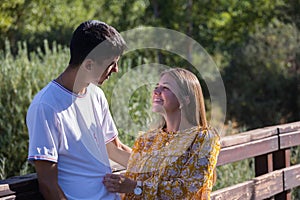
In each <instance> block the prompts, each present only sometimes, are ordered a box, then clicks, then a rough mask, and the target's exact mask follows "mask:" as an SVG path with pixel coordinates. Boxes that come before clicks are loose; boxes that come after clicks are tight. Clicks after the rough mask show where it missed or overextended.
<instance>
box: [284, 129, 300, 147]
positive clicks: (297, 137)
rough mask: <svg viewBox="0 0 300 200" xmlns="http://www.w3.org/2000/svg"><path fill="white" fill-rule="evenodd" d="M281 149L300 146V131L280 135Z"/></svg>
mask: <svg viewBox="0 0 300 200" xmlns="http://www.w3.org/2000/svg"><path fill="white" fill-rule="evenodd" d="M279 137H280V149H285V148H289V147H293V146H298V145H300V130H297V131H293V132H290V133H284V134H280V135H279Z"/></svg>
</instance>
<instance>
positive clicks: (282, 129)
mask: <svg viewBox="0 0 300 200" xmlns="http://www.w3.org/2000/svg"><path fill="white" fill-rule="evenodd" d="M277 126H278V131H279V133H289V132H293V131H296V130H300V121H298V122H293V123H289V124H283V125H277Z"/></svg>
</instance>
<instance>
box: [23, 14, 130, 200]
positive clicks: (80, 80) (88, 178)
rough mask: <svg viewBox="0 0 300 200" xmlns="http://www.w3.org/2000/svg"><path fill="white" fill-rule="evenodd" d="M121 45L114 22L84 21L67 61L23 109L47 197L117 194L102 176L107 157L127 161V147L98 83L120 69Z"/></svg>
mask: <svg viewBox="0 0 300 200" xmlns="http://www.w3.org/2000/svg"><path fill="white" fill-rule="evenodd" d="M125 47H126V44H125V42H124V39H123V38H122V36H121V35H120V34H119V33H118V32H117V31H116V30H115V29H114V28H113V27H111V26H109V25H107V24H105V23H103V22H100V21H96V20H93V21H87V22H84V23H82V24H81V25H80V26H78V27H77V29H76V30H75V32H74V33H73V36H72V40H71V43H70V53H71V58H70V62H69V65H68V66H67V68H66V69H65V71H64V72H62V73H61V74H60V75H59V76H58V78H56V79H54V80H53V81H51V82H50V83H49V84H48V85H47V86H46V87H45V88H43V89H42V90H41V91H40V92H39V93H38V94H37V95H36V96H35V98H34V99H33V101H32V103H31V105H30V107H29V109H28V113H27V126H28V130H29V155H28V160H29V161H30V162H32V163H34V166H35V169H36V172H37V176H38V182H39V189H40V192H41V193H42V195H43V196H44V198H45V199H55V200H57V199H91V200H98V199H119V196H118V195H116V194H113V193H109V192H108V191H107V190H106V188H105V187H104V186H103V183H102V180H103V177H104V176H105V174H106V173H111V168H110V163H109V158H110V159H112V160H113V161H116V162H118V163H120V164H122V165H123V166H126V165H127V161H128V158H129V155H130V152H131V149H130V148H129V147H127V146H125V145H124V144H122V143H121V142H120V140H119V139H118V137H117V134H118V132H117V129H116V126H115V124H114V122H113V119H112V117H111V114H110V111H109V107H108V103H107V100H106V98H105V96H104V93H103V91H102V90H101V89H100V88H99V87H97V85H101V84H102V83H103V82H104V81H105V80H106V79H108V78H109V76H110V74H111V73H113V72H118V64H117V63H118V60H119V57H120V56H121V55H122V53H123V51H124V49H125ZM105 144H106V145H105ZM108 155H109V158H108Z"/></svg>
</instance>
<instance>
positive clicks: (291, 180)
mask: <svg viewBox="0 0 300 200" xmlns="http://www.w3.org/2000/svg"><path fill="white" fill-rule="evenodd" d="M283 173H284V190H289V189H292V188H294V187H298V186H300V164H297V165H293V166H291V167H287V168H285V169H284V170H283Z"/></svg>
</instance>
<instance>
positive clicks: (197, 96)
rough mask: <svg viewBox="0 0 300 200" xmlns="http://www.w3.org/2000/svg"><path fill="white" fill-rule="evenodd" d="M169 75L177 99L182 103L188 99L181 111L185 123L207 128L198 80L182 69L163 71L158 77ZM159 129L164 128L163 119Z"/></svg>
mask: <svg viewBox="0 0 300 200" xmlns="http://www.w3.org/2000/svg"><path fill="white" fill-rule="evenodd" d="M166 74H168V75H170V76H171V77H173V78H174V80H175V81H176V83H177V85H178V88H179V91H178V92H177V95H176V96H177V99H178V101H179V102H183V101H184V98H188V100H189V103H187V104H185V103H183V104H182V107H181V110H182V112H184V114H185V117H186V118H187V121H188V122H189V123H190V124H192V125H195V126H201V127H202V128H204V129H205V128H207V127H208V124H207V119H206V110H205V103H204V97H203V93H202V89H201V85H200V82H199V80H198V78H197V77H196V76H195V75H194V74H193V73H192V72H190V71H188V70H186V69H183V68H172V69H168V70H166V71H163V72H162V73H161V74H160V77H162V76H164V75H166ZM158 126H159V128H163V127H164V126H165V120H164V118H161V121H160V122H159V125H158Z"/></svg>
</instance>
